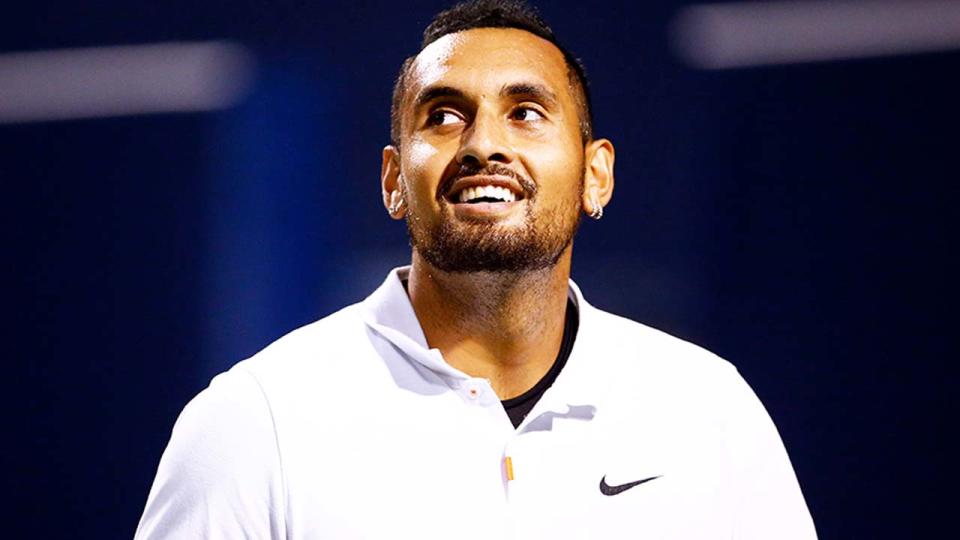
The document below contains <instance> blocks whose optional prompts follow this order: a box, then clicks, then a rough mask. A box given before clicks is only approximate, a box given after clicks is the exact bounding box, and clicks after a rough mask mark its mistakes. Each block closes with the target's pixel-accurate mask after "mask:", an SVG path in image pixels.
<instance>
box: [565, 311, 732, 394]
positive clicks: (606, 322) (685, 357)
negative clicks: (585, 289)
mask: <svg viewBox="0 0 960 540" xmlns="http://www.w3.org/2000/svg"><path fill="white" fill-rule="evenodd" d="M584 313H585V314H586V315H587V317H585V319H586V323H587V324H585V325H584V330H585V333H586V334H587V336H585V337H587V338H588V339H589V340H590V341H591V342H592V343H594V344H595V346H596V347H598V348H600V349H601V350H603V351H604V353H605V354H604V357H605V358H606V359H608V361H609V362H610V363H612V364H613V365H612V366H611V367H615V368H617V369H626V370H643V371H647V372H656V373H659V374H662V375H664V376H667V375H673V376H686V377H694V378H709V379H714V380H715V378H716V377H718V376H720V377H723V378H726V377H730V376H736V377H739V376H738V375H737V371H736V368H735V367H734V366H733V365H732V364H731V363H730V362H728V361H727V360H725V359H723V358H721V357H720V356H718V355H716V354H715V353H713V352H712V351H709V350H707V349H705V348H703V347H701V346H699V345H696V344H694V343H691V342H689V341H686V340H684V339H681V338H679V337H676V336H673V335H671V334H669V333H667V332H664V331H662V330H658V329H656V328H653V327H651V326H648V325H646V324H643V323H639V322H637V321H634V320H631V319H628V318H626V317H621V316H619V315H615V314H613V313H609V312H606V311H602V310H600V309H597V308H595V307H592V306H589V307H587V309H585V310H584Z"/></svg>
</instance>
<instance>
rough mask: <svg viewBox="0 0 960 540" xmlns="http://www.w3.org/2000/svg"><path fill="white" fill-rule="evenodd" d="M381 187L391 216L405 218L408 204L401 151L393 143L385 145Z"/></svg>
mask: <svg viewBox="0 0 960 540" xmlns="http://www.w3.org/2000/svg"><path fill="white" fill-rule="evenodd" d="M380 189H381V192H382V194H383V206H384V207H385V208H386V209H387V212H388V213H389V214H390V217H392V218H393V219H403V217H404V216H405V215H406V214H407V204H406V201H405V200H404V189H403V178H402V177H401V176H400V151H399V150H397V149H396V147H394V146H393V145H392V144H391V145H387V146H384V147H383V162H382V163H381V165H380Z"/></svg>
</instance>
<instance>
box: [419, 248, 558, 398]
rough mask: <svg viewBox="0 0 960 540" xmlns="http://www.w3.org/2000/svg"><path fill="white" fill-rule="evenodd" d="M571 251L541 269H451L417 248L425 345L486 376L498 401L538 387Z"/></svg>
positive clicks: (549, 361) (552, 355) (548, 359)
mask: <svg viewBox="0 0 960 540" xmlns="http://www.w3.org/2000/svg"><path fill="white" fill-rule="evenodd" d="M570 252H571V249H570V248H569V247H568V248H567V250H566V251H565V252H564V253H563V255H562V256H561V257H560V260H558V261H557V264H556V265H554V266H553V267H550V268H547V269H544V270H538V271H532V272H523V273H499V272H472V273H450V272H442V271H440V270H437V269H436V268H434V267H433V266H431V265H430V264H429V263H428V262H427V261H425V260H424V259H422V258H421V257H420V256H419V254H417V252H416V251H414V254H413V264H412V266H411V270H410V281H409V284H408V287H409V292H410V301H411V303H412V304H413V309H414V311H415V312H416V314H417V319H418V320H419V321H420V326H421V327H422V328H423V333H424V335H425V336H426V338H427V344H428V345H429V346H430V347H432V348H436V349H439V350H440V352H441V353H442V354H443V357H444V359H445V360H446V361H447V363H449V364H450V365H451V366H453V367H455V368H457V369H459V370H460V371H463V372H464V373H466V374H468V375H470V376H471V377H481V378H486V379H489V380H490V384H491V385H492V386H493V389H494V391H496V392H497V395H499V396H500V398H501V399H508V398H511V397H515V396H517V395H520V394H522V393H523V392H525V391H526V390H528V389H529V388H531V387H533V385H534V384H536V383H537V381H539V380H540V379H541V378H542V377H543V376H544V375H545V374H546V372H547V371H548V370H549V369H550V367H551V366H552V365H553V362H554V360H556V357H557V354H558V353H559V350H560V344H561V341H562V339H563V327H564V321H565V315H566V306H567V281H568V279H569V277H570Z"/></svg>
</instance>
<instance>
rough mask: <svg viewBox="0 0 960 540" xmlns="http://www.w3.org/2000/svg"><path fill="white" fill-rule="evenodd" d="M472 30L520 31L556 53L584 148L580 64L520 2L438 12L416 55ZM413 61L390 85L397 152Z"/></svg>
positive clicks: (587, 117) (588, 116)
mask: <svg viewBox="0 0 960 540" xmlns="http://www.w3.org/2000/svg"><path fill="white" fill-rule="evenodd" d="M474 28H515V29H518V30H524V31H526V32H530V33H531V34H533V35H535V36H538V37H541V38H543V39H545V40H547V41H549V42H550V43H552V44H553V45H554V46H555V47H556V48H557V49H559V50H560V52H561V53H562V54H563V58H564V60H565V61H566V64H567V78H568V81H569V84H570V89H571V91H572V93H573V98H574V102H575V103H576V105H577V114H578V116H579V124H580V137H581V139H582V140H583V143H584V144H586V143H587V142H588V141H590V140H591V139H593V113H592V107H591V104H590V86H589V81H588V80H587V73H586V70H585V69H584V67H583V63H581V62H580V60H579V59H577V57H576V56H574V55H573V53H571V52H570V51H569V50H567V49H566V48H565V47H564V46H563V45H561V44H560V43H559V42H558V41H557V38H556V36H554V34H553V30H551V29H550V27H549V26H547V24H546V23H545V22H544V21H543V19H541V18H540V15H539V14H538V13H537V11H536V10H535V9H534V8H533V7H531V6H529V5H528V4H526V3H525V2H523V1H522V0H472V1H468V2H462V3H459V4H457V5H455V6H454V7H452V8H450V9H448V10H445V11H441V12H440V13H438V14H437V15H436V17H434V18H433V21H431V22H430V24H429V25H427V28H426V29H425V30H424V31H423V42H422V43H421V44H420V51H418V53H417V54H419V52H421V51H423V49H425V48H426V47H427V45H430V44H431V43H433V42H434V41H436V40H438V39H440V38H442V37H443V36H446V35H447V34H453V33H456V32H463V31H465V30H471V29H474ZM415 59H416V55H413V56H410V57H409V58H407V59H406V60H404V62H403V65H402V66H401V67H400V73H399V74H398V75H397V79H396V81H395V82H394V85H393V98H392V101H391V106H390V139H391V143H392V144H393V145H394V146H396V147H397V148H399V147H400V125H401V121H402V116H403V111H402V110H401V107H402V105H403V97H404V92H405V91H406V86H407V75H408V73H409V71H410V67H411V66H412V65H413V61H414V60H415Z"/></svg>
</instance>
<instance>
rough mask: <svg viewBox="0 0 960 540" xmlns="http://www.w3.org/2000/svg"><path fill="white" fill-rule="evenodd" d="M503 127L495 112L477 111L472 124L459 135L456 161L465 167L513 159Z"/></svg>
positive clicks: (506, 161) (505, 161) (507, 161)
mask: <svg viewBox="0 0 960 540" xmlns="http://www.w3.org/2000/svg"><path fill="white" fill-rule="evenodd" d="M504 127H505V126H504V125H503V124H502V123H501V122H499V121H498V118H497V115H496V114H491V113H482V114H481V112H480V111H478V112H477V116H476V118H474V120H473V124H472V125H471V126H469V127H468V128H467V129H466V130H464V132H463V135H462V136H461V139H460V150H459V151H458V152H457V162H458V163H460V165H463V166H467V167H484V166H486V165H487V164H488V163H490V162H498V163H510V162H511V161H513V159H514V154H513V150H512V149H511V147H510V143H509V141H508V140H507V133H506V130H505V129H504Z"/></svg>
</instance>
